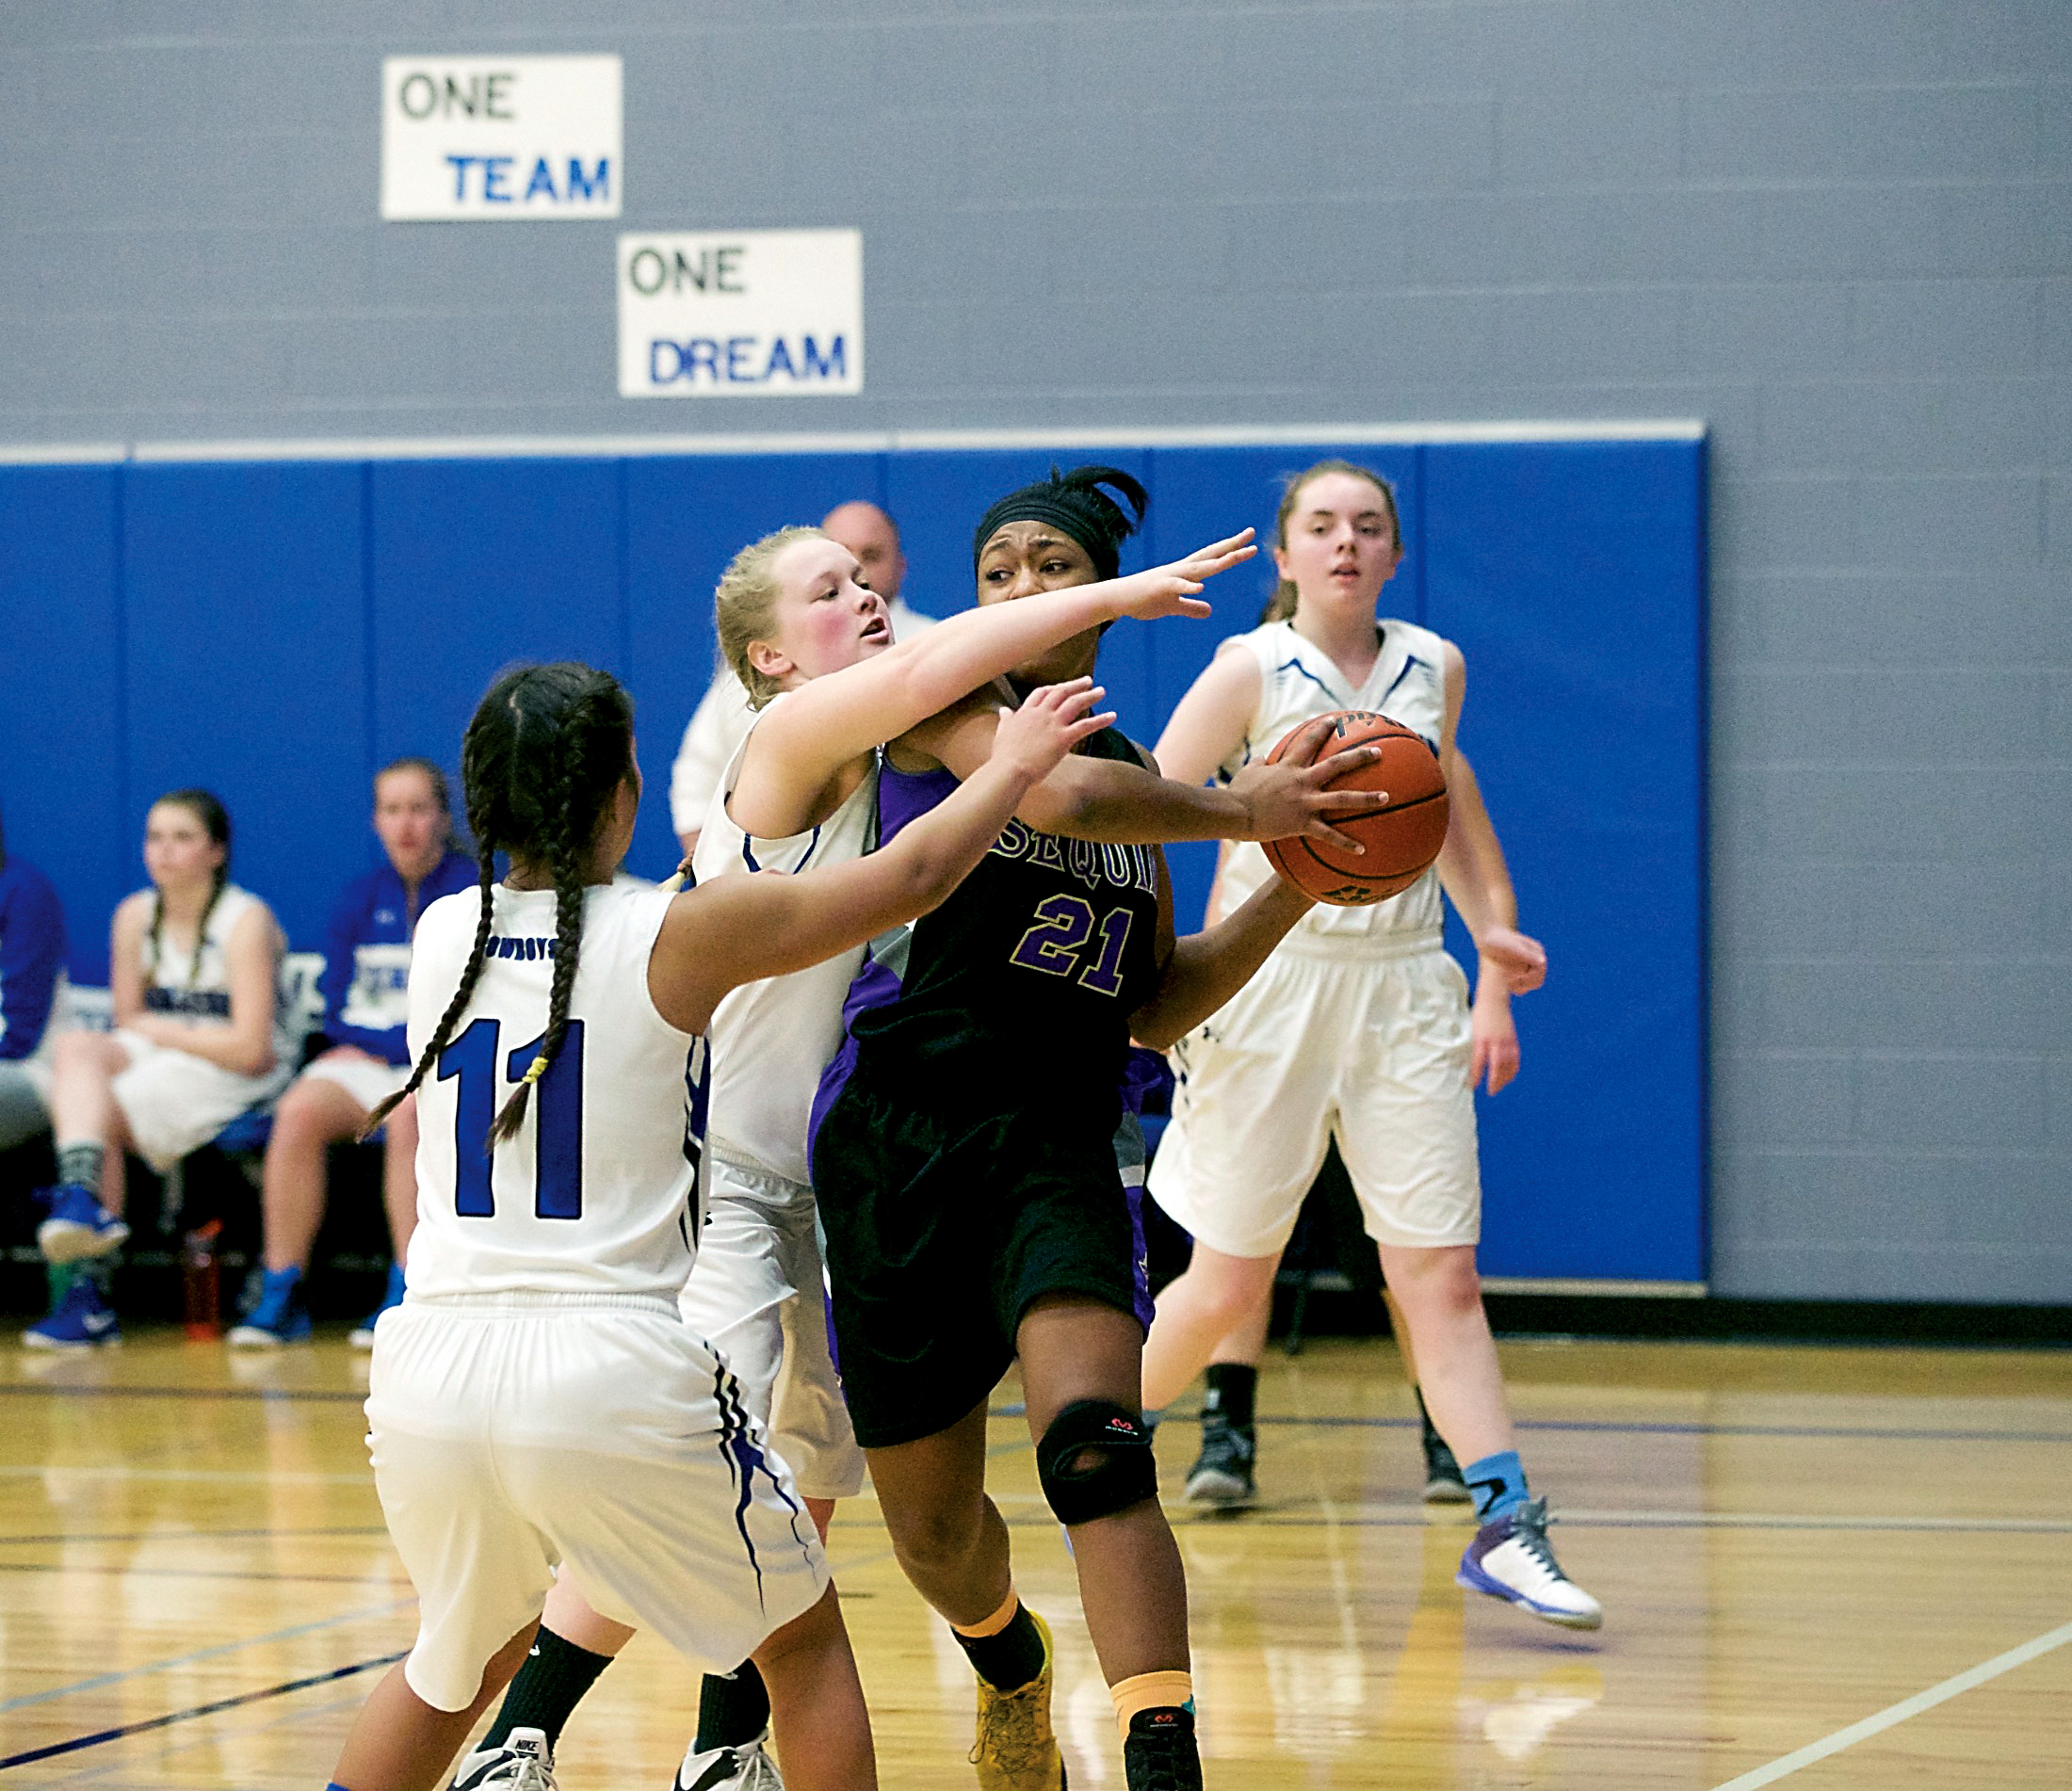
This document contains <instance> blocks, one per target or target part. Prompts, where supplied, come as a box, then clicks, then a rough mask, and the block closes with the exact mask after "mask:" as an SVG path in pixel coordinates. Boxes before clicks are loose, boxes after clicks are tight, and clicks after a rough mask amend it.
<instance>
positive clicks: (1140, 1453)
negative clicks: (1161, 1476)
mask: <svg viewBox="0 0 2072 1791" xmlns="http://www.w3.org/2000/svg"><path fill="white" fill-rule="evenodd" d="M1036 1477H1037V1478H1038V1479H1039V1480H1040V1481H1041V1482H1042V1483H1043V1489H1044V1498H1046V1499H1048V1500H1049V1501H1050V1509H1052V1510H1053V1511H1055V1512H1056V1513H1057V1514H1058V1521H1059V1522H1060V1524H1064V1525H1074V1524H1090V1523H1092V1522H1093V1520H1094V1519H1095V1518H1097V1517H1112V1516H1113V1515H1114V1514H1115V1513H1116V1512H1117V1511H1122V1510H1126V1509H1128V1508H1129V1507H1130V1506H1132V1505H1141V1503H1142V1502H1143V1501H1144V1500H1145V1499H1152V1498H1157V1495H1158V1469H1157V1463H1156V1462H1155V1461H1154V1460H1152V1454H1151V1428H1150V1427H1149V1426H1148V1425H1146V1424H1145V1423H1144V1421H1143V1419H1142V1417H1141V1416H1140V1415H1139V1414H1138V1413H1137V1412H1132V1411H1130V1410H1129V1408H1128V1407H1127V1406H1119V1405H1117V1404H1115V1403H1114V1401H1113V1400H1110V1399H1075V1400H1074V1401H1073V1402H1072V1404H1070V1405H1068V1406H1067V1407H1065V1409H1064V1410H1063V1411H1062V1412H1059V1414H1058V1415H1057V1416H1056V1417H1055V1418H1053V1419H1052V1420H1051V1421H1050V1424H1049V1426H1048V1428H1045V1430H1044V1434H1043V1440H1042V1441H1041V1442H1039V1443H1038V1444H1037V1445H1036Z"/></svg>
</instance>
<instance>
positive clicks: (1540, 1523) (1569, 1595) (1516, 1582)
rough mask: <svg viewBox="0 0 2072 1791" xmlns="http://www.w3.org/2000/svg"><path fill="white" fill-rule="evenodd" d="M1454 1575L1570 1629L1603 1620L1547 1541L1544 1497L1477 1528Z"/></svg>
mask: <svg viewBox="0 0 2072 1791" xmlns="http://www.w3.org/2000/svg"><path fill="white" fill-rule="evenodd" d="M1453 1579H1454V1584H1456V1585H1458V1586H1465V1587H1466V1588H1467V1589H1468V1590H1469V1591H1471V1592H1487V1593H1488V1594H1489V1595H1490V1597H1492V1598H1504V1599H1509V1600H1510V1601H1511V1603H1512V1604H1514V1605H1517V1606H1519V1608H1520V1609H1522V1610H1529V1611H1530V1612H1531V1613H1532V1614H1533V1616H1535V1617H1544V1618H1546V1621H1547V1622H1550V1623H1560V1624H1562V1626H1563V1627H1565V1628H1568V1629H1596V1628H1598V1627H1600V1626H1601V1625H1602V1624H1603V1622H1604V1606H1603V1605H1600V1604H1598V1603H1597V1601H1596V1600H1595V1599H1594V1598H1593V1597H1591V1595H1590V1594H1589V1593H1588V1592H1586V1591H1584V1590H1583V1589H1582V1588H1581V1587H1580V1586H1578V1585H1577V1584H1576V1582H1575V1581H1574V1580H1572V1579H1570V1578H1569V1577H1568V1575H1567V1574H1566V1573H1562V1565H1561V1563H1560V1562H1559V1561H1557V1560H1556V1559H1555V1558H1554V1551H1553V1550H1552V1549H1551V1548H1549V1547H1548V1546H1547V1542H1546V1500H1545V1499H1528V1500H1526V1502H1525V1503H1524V1504H1523V1505H1518V1506H1514V1507H1513V1508H1512V1509H1510V1510H1508V1511H1506V1512H1505V1513H1504V1514H1503V1516H1501V1517H1499V1518H1497V1519H1495V1520H1494V1521H1492V1522H1490V1523H1488V1524H1484V1525H1482V1527H1481V1529H1479V1530H1477V1531H1476V1532H1475V1540H1474V1541H1472V1542H1470V1543H1469V1544H1468V1545H1467V1553H1466V1554H1465V1555H1463V1556H1462V1557H1461V1571H1460V1572H1459V1573H1456V1574H1454V1576H1453Z"/></svg>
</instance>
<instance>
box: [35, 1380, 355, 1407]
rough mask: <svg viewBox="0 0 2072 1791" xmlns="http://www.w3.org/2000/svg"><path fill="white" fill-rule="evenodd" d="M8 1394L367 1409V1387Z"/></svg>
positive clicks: (49, 1385) (50, 1387)
mask: <svg viewBox="0 0 2072 1791" xmlns="http://www.w3.org/2000/svg"><path fill="white" fill-rule="evenodd" d="M9 1394H14V1395H18V1396H21V1397H23V1398H40V1399H181V1400H188V1399H250V1400H263V1399H284V1400H288V1401H290V1402H295V1401H302V1402H306V1403H308V1404H312V1405H345V1404H348V1403H349V1404H352V1405H356V1406H364V1405H365V1404H366V1402H367V1396H366V1391H365V1389H364V1388H363V1389H361V1390H360V1391H358V1392H354V1393H338V1392H333V1391H332V1390H331V1389H329V1388H324V1387H68V1386H66V1385H64V1384H63V1383H62V1382H61V1381H60V1382H48V1381H43V1382H38V1383H36V1384H34V1385H25V1384H24V1383H23V1382H21V1381H10V1382H8V1383H6V1384H4V1385H0V1398H4V1397H6V1396H8V1395H9Z"/></svg>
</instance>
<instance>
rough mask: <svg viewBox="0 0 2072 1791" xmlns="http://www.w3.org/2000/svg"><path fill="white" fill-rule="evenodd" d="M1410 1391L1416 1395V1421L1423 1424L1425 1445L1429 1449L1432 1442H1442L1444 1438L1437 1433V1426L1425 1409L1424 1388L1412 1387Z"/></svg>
mask: <svg viewBox="0 0 2072 1791" xmlns="http://www.w3.org/2000/svg"><path fill="white" fill-rule="evenodd" d="M1411 1392H1412V1393H1414V1394H1416V1396H1417V1422H1418V1423H1419V1424H1421V1425H1423V1426H1424V1445H1425V1447H1426V1448H1427V1449H1430V1448H1431V1447H1432V1445H1433V1444H1434V1443H1438V1444H1444V1443H1445V1442H1446V1439H1445V1438H1444V1437H1442V1436H1441V1435H1440V1434H1439V1431H1438V1427H1437V1426H1435V1425H1434V1424H1433V1422H1432V1414H1431V1412H1427V1411H1426V1410H1425V1392H1424V1389H1423V1388H1422V1387H1413V1388H1411Z"/></svg>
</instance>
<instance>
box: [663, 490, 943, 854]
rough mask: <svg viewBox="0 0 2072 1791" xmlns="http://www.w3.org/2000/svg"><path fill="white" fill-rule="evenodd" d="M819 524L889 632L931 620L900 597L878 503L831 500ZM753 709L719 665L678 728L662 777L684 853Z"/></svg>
mask: <svg viewBox="0 0 2072 1791" xmlns="http://www.w3.org/2000/svg"><path fill="white" fill-rule="evenodd" d="M820 526H821V528H822V529H823V530H825V531H826V533H828V534H829V535H831V536H833V537H834V540H836V541H840V542H841V543H842V545H843V546H844V547H846V548H848V549H849V551H850V553H852V554H854V555H855V556H856V558H857V562H858V564H859V565H861V566H862V568H863V578H862V581H861V582H862V583H864V584H866V585H868V586H869V587H870V589H872V590H874V591H876V592H877V593H878V594H879V596H881V597H882V598H883V599H884V600H885V604H886V606H887V607H888V608H889V609H890V610H891V612H892V637H893V638H894V639H895V640H907V639H911V638H912V637H914V636H915V635H917V634H919V633H920V632H921V630H922V629H924V628H932V627H933V626H934V625H935V618H934V617H933V616H929V615H924V614H923V613H922V612H921V611H920V610H918V609H914V608H910V607H909V606H908V605H905V604H903V603H901V602H900V601H899V587H900V585H901V584H902V583H903V582H904V581H905V578H906V556H905V555H904V554H903V553H901V552H900V551H899V529H898V524H896V523H895V522H894V521H893V520H892V518H891V517H889V516H887V515H886V514H885V513H884V511H883V510H882V509H880V508H878V506H877V505H875V504H871V503H866V501H864V500H863V499H861V498H858V499H855V500H854V501H852V502H850V503H848V504H837V505H836V506H835V507H834V508H833V509H831V510H830V511H828V513H827V515H826V516H825V517H824V518H823V519H822V520H821V523H820ZM751 713H752V711H751V710H750V708H749V706H748V692H747V691H745V690H743V689H742V688H741V681H740V680H739V679H738V678H737V677H736V676H735V675H734V672H733V670H732V669H731V668H729V667H726V666H721V667H720V669H719V670H717V671H716V672H714V673H713V676H712V683H711V685H710V686H709V687H708V688H707V689H706V691H705V694H704V700H703V701H702V702H700V703H699V704H698V709H697V713H696V714H694V715H693V716H692V717H691V718H690V725H689V726H688V728H686V729H685V730H684V743H683V745H682V746H681V747H679V748H678V749H677V751H676V763H675V765H674V766H672V768H671V770H670V777H669V815H670V825H671V826H672V827H673V828H674V829H675V831H676V837H677V839H678V840H679V841H681V842H682V844H683V848H684V856H685V857H686V858H688V857H689V856H690V855H691V853H692V851H693V850H694V849H695V848H696V847H697V845H698V830H699V829H700V828H702V827H703V826H704V821H705V811H706V810H707V809H708V808H710V807H711V806H712V793H713V792H714V791H715V790H717V789H718V788H719V787H720V773H721V772H722V771H724V770H725V769H726V765H727V761H728V760H729V759H731V758H732V757H733V756H734V750H735V748H736V747H737V746H739V745H740V744H741V741H742V738H743V737H744V736H745V735H746V734H747V733H748V724H749V718H750V715H751Z"/></svg>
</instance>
